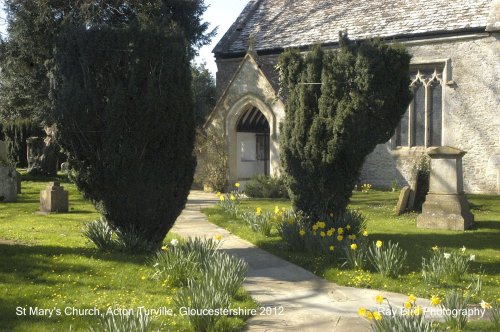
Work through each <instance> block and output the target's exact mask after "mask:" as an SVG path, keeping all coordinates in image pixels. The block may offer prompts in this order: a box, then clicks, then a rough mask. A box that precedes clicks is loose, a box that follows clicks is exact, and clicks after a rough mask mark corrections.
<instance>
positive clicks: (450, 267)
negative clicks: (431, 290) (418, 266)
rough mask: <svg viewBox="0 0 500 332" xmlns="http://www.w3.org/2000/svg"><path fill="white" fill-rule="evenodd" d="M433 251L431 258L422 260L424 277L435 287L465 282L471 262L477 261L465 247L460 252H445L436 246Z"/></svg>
mask: <svg viewBox="0 0 500 332" xmlns="http://www.w3.org/2000/svg"><path fill="white" fill-rule="evenodd" d="M431 249H432V250H431V256H430V257H429V258H428V259H426V258H425V257H423V258H422V277H423V279H424V281H425V282H427V283H430V284H433V285H442V284H444V283H446V282H460V281H463V280H464V278H466V277H467V272H468V271H469V268H470V264H471V262H473V261H475V260H476V255H475V254H472V253H470V252H468V251H467V248H465V246H463V247H462V248H461V249H459V250H443V249H442V248H440V247H438V246H437V245H435V246H433V247H432V248H431Z"/></svg>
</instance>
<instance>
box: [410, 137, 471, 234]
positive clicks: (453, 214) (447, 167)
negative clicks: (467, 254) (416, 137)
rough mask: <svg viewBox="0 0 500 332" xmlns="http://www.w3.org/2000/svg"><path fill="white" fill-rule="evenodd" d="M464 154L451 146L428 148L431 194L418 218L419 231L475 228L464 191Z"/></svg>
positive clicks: (427, 197)
mask: <svg viewBox="0 0 500 332" xmlns="http://www.w3.org/2000/svg"><path fill="white" fill-rule="evenodd" d="M465 153H466V152H465V151H461V150H459V149H455V148H452V147H448V146H441V147H436V148H429V149H428V150H427V154H428V155H429V157H431V172H430V184H429V193H428V194H427V196H426V198H425V203H424V204H423V205H422V213H421V214H420V215H419V216H418V217H417V227H419V228H435V229H450V230H465V229H468V228H470V227H471V226H472V225H473V224H474V216H473V215H472V213H471V212H470V208H469V203H468V202H467V198H466V197H465V194H464V189H463V172H462V157H463V156H464V155H465Z"/></svg>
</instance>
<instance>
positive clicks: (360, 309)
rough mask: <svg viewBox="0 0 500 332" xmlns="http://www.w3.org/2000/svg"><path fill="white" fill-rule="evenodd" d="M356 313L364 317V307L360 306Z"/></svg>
mask: <svg viewBox="0 0 500 332" xmlns="http://www.w3.org/2000/svg"><path fill="white" fill-rule="evenodd" d="M358 315H360V316H362V317H364V316H365V315H366V308H364V307H360V308H359V309H358Z"/></svg>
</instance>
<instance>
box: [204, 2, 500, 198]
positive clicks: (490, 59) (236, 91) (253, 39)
mask: <svg viewBox="0 0 500 332" xmlns="http://www.w3.org/2000/svg"><path fill="white" fill-rule="evenodd" d="M339 31H347V32H348V35H349V38H350V39H352V40H363V39H369V38H372V37H380V38H382V39H383V40H384V41H386V42H388V43H391V42H399V43H403V44H404V45H406V47H407V49H408V51H409V53H410V54H412V56H413V58H412V63H411V73H412V74H411V75H412V76H411V88H412V89H413V92H414V100H413V101H412V102H411V103H410V105H409V106H408V111H407V113H406V115H405V116H404V117H403V119H402V120H401V123H400V125H399V126H398V128H397V129H396V131H395V133H394V136H393V137H392V139H391V140H390V141H389V142H387V143H385V144H381V145H379V146H377V148H376V149H375V151H373V153H372V154H371V155H369V156H368V157H367V159H366V162H365V165H364V167H363V170H362V175H361V179H360V181H361V182H363V183H371V184H373V185H375V186H384V187H388V186H390V185H391V183H392V182H393V181H397V183H398V184H399V185H400V186H402V185H407V184H408V183H409V182H410V181H411V177H412V174H413V172H412V169H414V167H415V165H416V163H417V162H418V160H419V159H420V158H421V156H422V155H423V154H424V153H425V149H426V148H428V147H431V146H441V145H446V146H451V147H455V148H458V149H461V150H464V151H467V154H466V155H465V157H464V159H463V171H464V186H465V191H466V192H469V193H500V40H499V39H500V0H460V1H457V0H427V1H419V0H371V1H365V0H338V1H331V0H250V2H249V3H248V5H247V6H246V8H245V9H244V10H243V12H242V13H241V14H240V16H239V17H238V19H237V20H236V21H235V22H234V23H233V25H232V26H231V28H230V29H229V30H228V31H227V32H226V34H225V35H224V36H223V38H222V39H221V40H220V42H219V43H218V44H217V46H216V47H215V49H214V50H213V53H214V54H215V58H216V63H217V67H218V72H217V88H218V93H219V100H218V103H217V105H216V107H215V109H214V110H213V112H212V113H211V115H210V117H209V119H208V121H207V123H206V126H215V127H217V128H218V130H219V131H220V133H221V135H225V137H226V141H227V148H228V164H229V165H228V166H229V180H230V181H241V182H243V183H244V181H245V180H247V179H249V178H251V177H252V176H253V175H254V174H266V175H278V174H279V171H280V162H279V123H280V122H282V121H283V120H284V112H285V106H284V103H283V101H282V100H280V99H279V98H278V97H277V92H278V89H279V82H278V75H277V71H276V70H275V65H276V64H277V59H278V56H279V55H280V53H281V52H282V51H283V50H284V49H286V48H289V47H298V48H300V49H301V50H303V51H304V52H306V51H307V50H308V48H309V47H310V46H311V45H314V44H322V45H324V47H326V48H331V49H335V48H336V47H338V33H339Z"/></svg>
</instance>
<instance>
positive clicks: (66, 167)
mask: <svg viewBox="0 0 500 332" xmlns="http://www.w3.org/2000/svg"><path fill="white" fill-rule="evenodd" d="M61 172H62V173H64V174H68V173H69V163H68V162H67V161H65V162H63V163H61Z"/></svg>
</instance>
